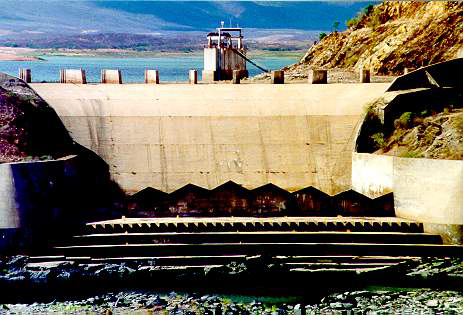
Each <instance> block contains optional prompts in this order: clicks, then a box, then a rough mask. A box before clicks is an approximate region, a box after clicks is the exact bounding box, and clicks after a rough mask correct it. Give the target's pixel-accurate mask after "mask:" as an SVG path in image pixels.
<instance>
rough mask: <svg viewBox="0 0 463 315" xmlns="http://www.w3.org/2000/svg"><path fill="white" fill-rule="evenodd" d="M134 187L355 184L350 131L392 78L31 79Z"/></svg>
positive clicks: (79, 137)
mask: <svg viewBox="0 0 463 315" xmlns="http://www.w3.org/2000/svg"><path fill="white" fill-rule="evenodd" d="M31 86H32V87H33V88H34V89H35V90H36V91H37V92H38V93H39V94H40V95H41V96H42V97H43V98H44V99H45V100H46V101H47V102H48V104H50V105H51V106H52V107H53V108H54V109H55V110H56V112H57V113H58V115H59V116H60V118H61V119H62V121H63V123H64V124H65V126H66V128H67V129H68V130H69V131H70V132H71V135H72V137H73V139H74V140H75V141H77V142H78V143H80V144H82V145H84V146H85V147H87V148H89V149H91V150H93V151H94V152H96V153H97V154H98V155H99V156H101V157H102V158H103V159H104V160H105V161H106V162H107V163H108V165H109V166H110V171H111V174H112V177H113V178H114V179H115V180H116V181H117V182H118V183H119V184H120V185H121V186H122V188H123V189H125V190H126V191H127V192H129V193H133V192H137V191H139V190H141V189H143V188H145V187H148V186H151V187H154V188H156V189H159V190H162V191H164V192H172V191H174V190H176V189H178V188H180V187H182V186H184V185H186V184H190V183H191V184H195V185H198V186H201V187H204V188H208V189H212V188H214V187H217V186H219V185H221V184H223V183H225V182H227V181H229V180H232V181H234V182H236V183H238V184H241V185H243V186H245V187H246V188H249V189H253V188H256V187H259V186H262V185H265V184H267V183H273V184H275V185H277V186H279V187H281V188H284V189H286V190H288V191H296V190H299V189H301V188H305V187H308V186H314V187H316V188H318V189H320V190H323V191H324V192H326V193H328V194H331V195H332V194H335V193H337V192H340V191H344V190H347V189H349V188H350V185H351V152H352V151H353V141H354V136H355V135H354V130H355V129H356V127H357V125H358V124H359V122H360V120H361V119H362V114H363V111H364V109H363V107H364V104H366V103H367V102H369V101H371V100H372V99H373V98H375V97H377V96H378V95H381V94H382V93H383V91H384V90H385V89H386V88H387V84H371V85H365V84H363V85H362V84H331V85H313V86H309V85H302V84H290V85H268V84H252V85H228V84H221V85H187V84H165V85H152V86H147V85H144V84H130V85H120V86H115V85H103V84H100V85H57V84H32V85H31Z"/></svg>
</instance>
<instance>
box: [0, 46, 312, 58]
mask: <svg viewBox="0 0 463 315" xmlns="http://www.w3.org/2000/svg"><path fill="white" fill-rule="evenodd" d="M305 52H306V51H305V50H292V51H269V50H262V49H256V50H250V51H249V52H248V55H249V56H250V57H251V58H253V57H260V58H266V57H283V58H284V57H288V58H292V57H295V56H300V57H302V56H303V55H304V54H305ZM202 54H203V52H202V50H196V51H191V52H183V51H169V52H165V51H135V50H129V49H127V50H125V49H64V48H62V49H33V48H15V47H0V61H44V60H46V58H47V57H95V58H98V57H108V58H109V57H110V58H150V57H152V58H159V57H179V56H185V57H188V56H191V57H198V56H202Z"/></svg>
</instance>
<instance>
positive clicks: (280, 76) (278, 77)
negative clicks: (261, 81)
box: [271, 70, 285, 84]
mask: <svg viewBox="0 0 463 315" xmlns="http://www.w3.org/2000/svg"><path fill="white" fill-rule="evenodd" d="M271 83H272V84H284V83H285V72H284V71H283V70H275V71H272V75H271Z"/></svg>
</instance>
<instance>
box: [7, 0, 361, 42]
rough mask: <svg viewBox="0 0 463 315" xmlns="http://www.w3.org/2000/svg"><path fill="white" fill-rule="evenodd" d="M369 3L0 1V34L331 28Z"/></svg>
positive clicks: (41, 34) (31, 34)
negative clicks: (226, 27) (221, 26)
mask: <svg viewBox="0 0 463 315" xmlns="http://www.w3.org/2000/svg"><path fill="white" fill-rule="evenodd" d="M368 3H370V2H356V1H347V2H342V1H341V2H338V1H325V2H316V1H307V2H292V1H282V2H281V1H280V2H278V1H258V2H253V1H111V0H109V1H84V0H81V1H50V0H21V1H18V0H0V7H1V8H2V9H1V10H0V38H1V37H8V38H12V37H16V38H17V37H18V36H22V37H25V36H27V37H34V36H35V37H37V36H49V35H56V34H59V35H72V34H88V33H137V34H142V33H150V32H156V31H159V30H176V31H195V30H200V31H204V30H209V29H211V28H215V27H217V26H218V25H219V23H220V21H224V22H225V24H226V25H229V22H230V18H231V19H232V24H233V25H234V26H235V25H236V24H237V23H238V24H239V25H240V26H241V27H246V28H260V29H281V28H284V29H302V30H317V31H320V30H330V29H331V26H332V25H333V22H334V21H339V22H340V24H341V25H344V23H345V21H347V19H349V18H350V17H351V16H353V15H354V14H355V12H357V11H358V10H359V9H360V8H361V7H364V6H366V5H367V4H368Z"/></svg>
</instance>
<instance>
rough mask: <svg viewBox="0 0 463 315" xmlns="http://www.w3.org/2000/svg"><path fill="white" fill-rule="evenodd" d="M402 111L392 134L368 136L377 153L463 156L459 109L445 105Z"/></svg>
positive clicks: (462, 114)
mask: <svg viewBox="0 0 463 315" xmlns="http://www.w3.org/2000/svg"><path fill="white" fill-rule="evenodd" d="M420 116H421V115H413V113H411V112H405V113H404V114H402V116H401V117H400V118H399V119H398V120H397V121H396V125H397V128H396V129H395V130H394V132H393V134H392V135H390V136H389V137H387V138H386V139H385V138H384V137H383V134H381V133H377V134H374V135H373V136H372V138H373V140H374V141H375V142H376V145H377V147H379V149H378V150H377V151H376V152H375V153H377V154H386V155H394V156H401V157H413V158H420V157H423V158H428V159H447V160H463V109H453V108H452V107H449V108H446V109H445V110H444V112H441V113H438V114H435V115H424V117H422V116H421V117H420Z"/></svg>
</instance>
